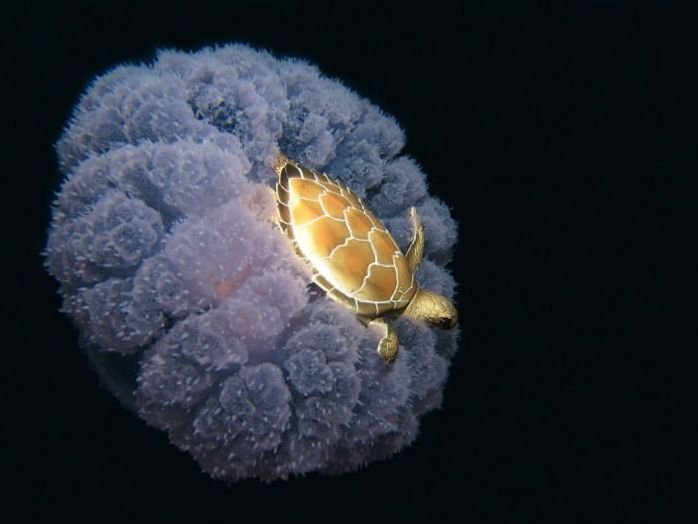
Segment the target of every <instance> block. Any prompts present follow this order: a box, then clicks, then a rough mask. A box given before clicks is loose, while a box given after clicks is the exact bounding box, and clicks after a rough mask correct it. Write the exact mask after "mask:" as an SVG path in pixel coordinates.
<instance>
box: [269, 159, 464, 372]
mask: <svg viewBox="0 0 698 524" xmlns="http://www.w3.org/2000/svg"><path fill="white" fill-rule="evenodd" d="M273 168H274V171H276V174H277V175H278V181H277V183H276V202H277V211H278V223H279V226H280V227H281V230H282V231H283V232H284V233H286V235H287V236H288V237H289V238H290V239H291V240H292V241H293V244H294V247H295V249H296V253H298V255H299V256H300V257H301V258H303V259H304V260H306V261H307V262H308V263H309V265H310V267H311V269H312V272H313V280H314V281H315V283H316V284H317V285H318V286H320V287H321V288H322V289H323V290H324V291H325V292H326V293H327V294H328V295H329V296H330V297H331V298H333V299H334V300H336V301H338V302H341V303H342V304H344V305H345V306H347V307H348V308H349V309H351V310H353V311H355V312H356V314H357V316H358V318H359V320H360V321H361V322H363V323H364V324H365V325H368V324H373V325H378V326H379V327H381V328H382V329H383V337H382V338H381V340H380V342H379V343H378V353H379V354H380V356H381V357H382V358H383V360H385V361H386V362H393V361H394V360H395V358H396V356H397V351H398V346H399V343H398V338H397V334H396V333H395V329H394V328H393V327H392V326H391V325H390V324H389V323H388V322H387V320H386V317H388V318H389V317H393V316H397V315H406V316H409V317H412V318H416V319H420V320H424V321H426V322H427V323H429V324H431V325H434V326H438V327H441V328H446V329H450V328H453V327H454V326H455V325H456V323H457V312H456V309H455V308H454V307H453V304H451V302H450V301H449V300H448V299H447V298H446V297H443V296H441V295H438V294H436V293H432V292H431V291H427V290H424V289H421V288H420V287H419V286H418V285H417V282H416V281H415V277H414V273H415V271H416V269H417V266H418V265H419V263H420V261H421V259H422V254H423V253H424V228H423V226H422V225H421V223H420V220H419V217H418V215H417V211H416V209H415V208H414V207H413V208H412V209H411V219H412V225H413V228H414V238H413V239H412V242H411V244H410V247H409V248H408V250H407V254H406V255H403V253H402V251H401V250H400V248H399V247H398V245H397V244H396V243H395V241H394V240H393V237H392V236H391V235H390V233H389V232H388V230H387V229H386V228H385V226H384V225H383V223H382V222H381V221H380V220H379V219H378V218H377V217H376V216H375V215H374V214H373V213H372V212H371V211H370V210H369V209H368V208H367V207H366V206H365V205H364V203H363V202H362V201H361V199H360V198H358V197H357V196H356V195H355V194H354V193H353V192H352V191H351V190H350V189H349V188H347V187H346V186H344V185H342V184H341V183H340V182H338V181H336V180H333V179H332V178H330V177H329V176H327V175H326V174H324V173H319V172H318V171H315V170H314V169H310V168H308V167H305V166H303V165H301V164H299V163H298V162H294V161H293V160H290V159H288V158H286V156H284V155H283V154H279V155H278V157H277V158H276V160H275V162H274V164H273Z"/></svg>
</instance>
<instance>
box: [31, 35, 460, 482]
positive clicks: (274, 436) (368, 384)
mask: <svg viewBox="0 0 698 524" xmlns="http://www.w3.org/2000/svg"><path fill="white" fill-rule="evenodd" d="M404 144H405V136H404V133H403V131H402V130H401V129H400V127H399V125H398V124H397V122H396V121H395V119H393V118H392V117H390V116H388V115H386V114H385V113H383V112H382V111H381V110H380V109H379V108H378V107H376V106H375V105H373V104H371V103H370V102H369V101H368V100H366V99H365V98H362V97H360V96H359V95H357V94H356V93H355V92H353V91H352V90H350V89H349V88H347V87H346V86H345V85H343V84H342V83H341V82H339V81H337V80H334V79H330V78H328V77H326V76H323V75H322V74H321V72H320V71H319V70H318V69H317V68H316V67H315V66H313V65H311V64H309V63H307V62H305V61H302V60H298V59H289V58H277V57H275V56H274V55H272V54H270V53H269V52H267V51H263V50H258V49H254V48H251V47H249V46H247V45H243V44H232V45H225V46H221V47H217V48H206V49H203V50H200V51H197V52H180V51H176V50H163V51H159V52H158V53H157V54H156V56H155V59H154V60H153V61H152V63H149V64H142V65H123V66H118V67H116V68H114V69H112V70H111V71H109V72H107V73H105V74H104V75H102V76H100V77H99V78H97V79H96V80H95V81H94V82H93V83H92V84H91V85H90V86H89V87H88V88H87V90H86V91H85V93H84V94H83V96H82V98H81V99H80V101H79V102H78V104H77V106H76V108H75V109H74V112H73V115H72V118H71V119H70V122H69V123H68V125H67V127H66V128H65V130H64V132H63V133H62V136H61V137H60V139H59V141H58V143H57V144H56V150H57V154H58V159H59V166H60V170H61V172H62V173H63V174H64V180H63V182H62V185H61V187H60V188H59V191H58V193H57V196H56V199H55V203H54V206H53V212H52V218H51V223H50V226H49V232H48V239H47V244H46V249H45V259H46V266H47V269H48V271H49V272H50V273H51V274H52V275H53V276H54V277H55V278H56V279H57V281H58V283H59V292H60V294H61V296H62V300H63V306H62V310H63V311H64V312H65V313H66V314H67V316H68V317H69V318H70V319H71V321H72V322H73V323H74V324H75V325H76V327H77V328H78V331H79V333H80V347H82V348H83V349H84V351H85V352H86V354H87V355H88V358H89V360H90V362H91V363H92V364H93V367H94V368H95V369H96V370H97V372H98V373H99V375H100V377H101V380H102V383H103V384H104V386H105V387H106V388H107V389H109V390H110V391H111V392H112V393H113V394H114V395H115V396H116V397H117V398H118V399H119V400H120V401H121V403H122V404H123V405H124V406H125V407H126V408H127V409H130V410H131V411H133V413H135V414H136V415H137V416H139V417H141V418H142V419H143V420H144V421H145V422H147V423H148V424H150V425H151V426H153V427H155V428H158V429H160V430H162V431H164V432H166V433H167V435H168V436H169V439H170V441H171V442H172V443H173V444H174V445H175V446H177V447H178V448H180V449H181V450H183V451H186V452H188V453H189V454H190V455H191V456H192V457H193V459H194V460H195V461H196V462H197V463H198V464H199V465H200V466H201V468H202V470H203V471H205V472H207V473H208V474H209V475H211V476H212V477H214V478H219V479H223V480H226V481H236V480H238V479H244V478H257V479H261V480H263V481H267V482H270V481H274V480H277V479H285V478H288V477H289V476H291V475H303V474H306V473H311V472H318V473H327V474H337V473H342V472H346V471H352V470H355V469H357V468H359V467H361V466H364V465H366V464H368V463H370V462H373V461H376V460H381V459H384V458H387V457H389V456H391V455H393V454H395V453H397V452H398V451H399V450H401V449H403V448H404V447H405V446H408V445H409V444H411V443H412V442H413V441H414V439H415V438H416V436H417V433H418V429H419V421H420V418H421V417H422V416H423V415H424V414H426V413H428V412H430V411H432V410H434V409H436V408H438V407H439V406H440V405H441V402H442V392H443V388H444V384H445V382H446V380H447V375H448V367H449V363H450V361H451V359H452V358H453V356H454V355H455V353H456V350H457V342H458V329H454V330H450V331H446V330H438V329H434V328H432V327H430V326H429V325H427V324H425V323H422V322H419V321H415V320H413V319H410V318H403V317H400V318H397V319H396V320H394V322H392V325H393V326H394V330H395V332H396V333H397V337H398V340H399V344H400V351H399V353H398V354H397V358H395V361H394V362H391V363H388V362H385V361H384V360H383V359H381V358H380V356H379V355H378V353H377V352H376V343H377V340H378V339H379V338H380V334H379V333H378V332H377V331H376V330H375V329H372V328H370V327H368V328H367V326H366V325H364V324H362V323H361V322H360V321H359V320H358V319H357V316H356V315H355V314H354V312H352V311H350V310H349V309H348V308H347V307H345V306H344V305H343V304H341V303H338V302H337V301H335V300H332V298H331V297H330V296H328V295H327V294H326V293H325V292H324V291H323V290H322V289H320V288H319V287H317V286H316V285H314V284H313V283H312V275H311V274H310V273H309V271H308V267H307V265H306V264H305V263H304V262H303V260H301V259H300V258H299V257H297V256H295V254H294V251H293V247H292V245H291V242H290V241H289V239H288V238H287V237H286V236H285V235H284V234H283V233H282V232H281V230H280V229H279V227H278V224H277V222H276V207H275V206H276V204H275V198H274V194H273V191H272V188H273V187H274V184H275V183H276V181H277V175H276V173H275V172H274V170H273V169H272V168H271V167H270V158H274V155H277V154H278V153H279V151H283V152H284V154H285V155H287V156H288V157H289V158H293V159H295V160H296V161H297V162H299V163H302V165H304V166H308V167H309V168H310V169H313V170H318V171H322V172H327V173H331V174H332V176H333V177H334V178H335V179H336V180H338V181H339V182H341V184H343V185H345V186H346V187H350V188H351V189H352V191H353V192H354V193H355V194H356V195H357V197H358V198H361V199H362V201H364V202H366V204H367V206H368V207H370V208H371V209H372V210H373V211H374V213H375V214H376V215H377V216H378V217H379V218H380V220H381V221H382V223H383V224H385V227H386V229H387V230H389V231H390V232H391V233H392V236H393V237H394V239H395V242H396V243H397V244H398V245H399V246H400V247H401V248H402V249H403V251H405V250H406V249H407V245H408V244H409V242H410V239H411V237H412V234H413V229H412V227H413V224H412V223H411V221H410V213H409V211H410V209H412V208H414V209H415V210H416V212H417V213H418V214H419V216H420V217H421V222H422V224H423V228H424V233H425V239H426V242H425V245H424V254H423V259H422V262H421V264H420V265H419V268H418V269H417V271H416V275H415V278H416V280H417V281H418V282H419V284H420V286H423V287H424V288H428V289H430V290H432V291H433V292H435V293H438V294H440V295H443V296H444V297H447V298H449V299H453V296H454V290H455V281H454V279H453V277H452V276H451V274H450V272H449V270H448V269H447V268H446V265H447V264H448V262H449V261H450V259H451V255H452V249H453V246H454V244H455V242H456V239H457V226H456V223H455V221H454V220H453V218H452V217H451V215H450V213H449V209H448V207H447V206H446V205H445V204H444V203H443V202H442V201H440V200H439V199H437V198H435V197H433V196H430V195H429V194H428V192H427V184H426V179H425V175H424V173H423V172H422V170H421V168H420V167H419V165H418V164H417V163H416V162H415V160H413V159H412V158H410V157H408V156H406V155H404V154H402V153H401V151H402V149H403V146H404Z"/></svg>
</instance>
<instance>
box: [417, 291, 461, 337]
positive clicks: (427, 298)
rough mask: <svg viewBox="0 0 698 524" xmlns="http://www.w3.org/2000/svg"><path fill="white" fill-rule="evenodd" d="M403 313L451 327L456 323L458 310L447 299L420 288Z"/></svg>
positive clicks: (429, 322) (447, 327)
mask: <svg viewBox="0 0 698 524" xmlns="http://www.w3.org/2000/svg"><path fill="white" fill-rule="evenodd" d="M403 314H404V315H407V316H409V317H412V318H416V319H419V320H423V321H424V322H426V323H427V324H430V325H432V326H436V327H440V328H442V329H453V328H454V327H456V325H457V324H458V311H456V308H455V307H454V306H453V304H452V303H451V301H450V300H449V299H447V298H446V297H444V296H442V295H439V294H437V293H433V292H431V291H427V290H426V289H421V288H420V289H418V290H417V292H416V293H415V295H414V297H412V300H411V301H410V303H409V304H408V305H407V307H406V308H405V311H404V313H403Z"/></svg>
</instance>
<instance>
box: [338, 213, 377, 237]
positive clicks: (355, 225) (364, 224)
mask: <svg viewBox="0 0 698 524" xmlns="http://www.w3.org/2000/svg"><path fill="white" fill-rule="evenodd" d="M344 216H345V217H346V220H347V226H349V231H350V232H351V236H353V237H354V238H356V239H359V240H367V239H368V234H369V233H370V232H371V229H373V227H374V226H373V222H371V219H370V218H368V217H367V216H366V213H364V212H363V211H359V210H358V209H354V208H349V209H347V210H346V211H345V215H344Z"/></svg>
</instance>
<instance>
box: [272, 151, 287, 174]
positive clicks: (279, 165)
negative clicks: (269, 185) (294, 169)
mask: <svg viewBox="0 0 698 524" xmlns="http://www.w3.org/2000/svg"><path fill="white" fill-rule="evenodd" d="M290 163H291V161H290V160H289V159H288V158H287V157H286V155H284V154H283V153H282V152H281V151H279V154H278V155H277V156H276V158H275V159H274V163H273V164H272V168H273V169H274V171H276V174H277V175H279V176H281V173H282V172H283V170H284V167H286V165H288V164H290Z"/></svg>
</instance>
